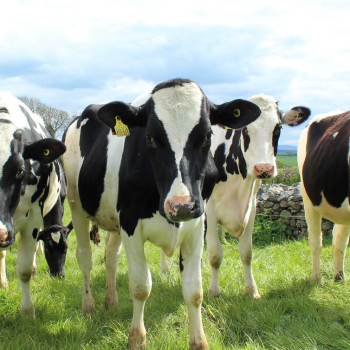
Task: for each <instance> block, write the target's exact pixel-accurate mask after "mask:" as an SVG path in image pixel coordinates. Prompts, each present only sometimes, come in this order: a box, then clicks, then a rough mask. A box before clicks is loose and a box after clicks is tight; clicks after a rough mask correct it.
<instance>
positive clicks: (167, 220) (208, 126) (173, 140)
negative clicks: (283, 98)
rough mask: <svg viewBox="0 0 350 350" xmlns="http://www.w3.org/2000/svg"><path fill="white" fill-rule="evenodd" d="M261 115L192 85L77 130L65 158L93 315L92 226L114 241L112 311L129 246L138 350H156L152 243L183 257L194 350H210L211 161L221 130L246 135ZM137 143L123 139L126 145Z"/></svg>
mask: <svg viewBox="0 0 350 350" xmlns="http://www.w3.org/2000/svg"><path fill="white" fill-rule="evenodd" d="M259 115H260V110H259V108H258V107H257V106H256V105H255V104H253V103H251V102H248V101H245V100H233V101H230V102H227V103H224V104H222V105H215V104H213V103H211V102H210V101H209V100H208V99H207V98H206V96H205V95H204V93H203V92H202V90H201V89H200V87H199V86H198V85H197V84H196V83H195V82H193V81H191V80H188V79H172V80H169V81H165V82H162V83H159V84H157V85H156V86H155V87H154V89H153V90H152V93H151V97H150V98H149V99H148V101H147V102H146V103H145V104H143V105H142V106H133V105H131V104H127V103H124V102H120V101H116V102H111V103H107V104H102V105H90V106H88V107H87V108H86V109H85V110H84V111H83V113H82V115H81V116H80V117H79V118H78V119H76V120H75V121H74V122H73V123H72V124H71V125H70V126H69V128H68V129H67V131H66V133H65V134H64V137H63V141H64V143H65V145H66V147H67V152H66V153H65V154H64V156H63V162H64V167H65V171H66V176H67V199H68V202H69V205H70V208H71V213H72V220H73V225H74V229H75V232H76V238H77V249H76V255H77V260H78V264H79V267H80V269H81V270H82V273H83V280H84V294H83V302H82V308H83V312H84V313H91V312H93V311H94V310H95V305H94V299H93V296H92V292H91V285H90V271H91V269H92V260H91V247H90V234H89V222H90V221H92V222H93V223H94V224H96V225H99V227H101V228H102V229H104V230H106V231H110V232H112V233H111V234H110V236H109V239H108V244H107V247H106V275H107V293H106V299H105V304H106V306H117V303H118V302H117V293H116V271H117V261H118V258H119V254H120V248H121V242H123V246H124V249H125V252H126V256H127V261H128V270H129V291H130V295H131V298H132V300H133V305H134V312H133V318H132V322H131V327H130V331H129V341H128V344H129V347H130V348H131V349H138V348H140V347H142V346H145V344H146V330H145V326H144V319H143V313H144V306H145V302H146V299H147V298H148V296H149V294H150V291H151V285H152V281H151V275H150V271H149V269H148V266H147V262H146V258H145V254H144V243H145V242H146V241H147V240H148V241H151V242H152V243H153V244H155V245H157V246H160V247H161V248H162V249H163V250H164V251H165V253H166V254H167V255H169V256H171V255H172V254H173V253H174V251H175V249H177V248H180V252H181V258H180V269H181V271H182V272H181V275H182V288H183V296H184V299H185V303H186V306H187V309H188V315H189V332H190V347H191V349H207V348H208V345H207V341H206V337H205V334H204V331H203V326H202V320H201V303H202V298H203V293H202V285H201V281H202V280H201V255H202V248H203V244H204V238H203V233H204V216H205V215H204V209H205V203H206V201H207V199H208V198H209V195H210V193H211V191H212V188H213V187H214V183H215V180H216V177H217V170H216V167H215V164H214V161H213V158H212V155H211V153H210V143H211V135H212V125H216V124H220V125H223V126H225V127H228V128H242V127H244V126H245V125H246V124H248V123H249V122H252V121H254V120H255V119H256V118H258V116H259ZM129 132H130V136H127V137H116V136H115V135H113V134H116V135H121V136H122V135H126V134H127V133H129Z"/></svg>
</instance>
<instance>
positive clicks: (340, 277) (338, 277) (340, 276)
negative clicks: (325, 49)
mask: <svg viewBox="0 0 350 350" xmlns="http://www.w3.org/2000/svg"><path fill="white" fill-rule="evenodd" d="M344 278H345V276H344V272H343V271H340V272H338V273H337V274H336V275H335V276H334V282H341V281H344Z"/></svg>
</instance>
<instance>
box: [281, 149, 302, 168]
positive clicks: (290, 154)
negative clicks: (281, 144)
mask: <svg viewBox="0 0 350 350" xmlns="http://www.w3.org/2000/svg"><path fill="white" fill-rule="evenodd" d="M277 161H278V162H279V164H280V166H283V167H297V166H298V161H297V153H296V152H295V151H285V152H283V153H278V154H277Z"/></svg>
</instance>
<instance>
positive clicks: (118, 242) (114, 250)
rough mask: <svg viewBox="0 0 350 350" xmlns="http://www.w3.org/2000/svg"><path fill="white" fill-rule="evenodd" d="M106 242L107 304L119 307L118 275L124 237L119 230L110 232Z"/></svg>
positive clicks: (107, 305)
mask: <svg viewBox="0 0 350 350" xmlns="http://www.w3.org/2000/svg"><path fill="white" fill-rule="evenodd" d="M108 236H109V237H108V239H107V244H106V289H107V292H106V299H105V306H106V307H107V308H108V307H110V306H112V307H116V308H117V307H118V295H117V289H116V276H117V268H118V261H119V257H120V253H121V251H122V239H121V237H120V233H119V232H108Z"/></svg>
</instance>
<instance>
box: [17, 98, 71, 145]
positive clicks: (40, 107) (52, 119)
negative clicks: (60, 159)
mask: <svg viewBox="0 0 350 350" xmlns="http://www.w3.org/2000/svg"><path fill="white" fill-rule="evenodd" d="M17 98H18V99H19V100H21V101H22V102H23V103H24V104H25V105H26V106H28V108H29V109H30V110H31V111H32V112H34V113H35V114H38V115H40V116H41V117H42V118H43V120H44V124H45V127H46V129H47V130H48V132H49V133H50V134H51V136H52V137H53V138H57V136H60V135H62V134H63V132H64V131H65V130H66V129H67V127H68V125H69V124H70V122H71V121H72V120H73V119H74V118H75V117H76V116H77V113H76V112H73V113H71V114H69V113H68V112H66V111H63V110H62V109H58V108H54V107H51V106H48V105H46V104H45V103H43V102H42V101H40V100H39V99H38V98H33V97H28V96H18V97H17Z"/></svg>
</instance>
